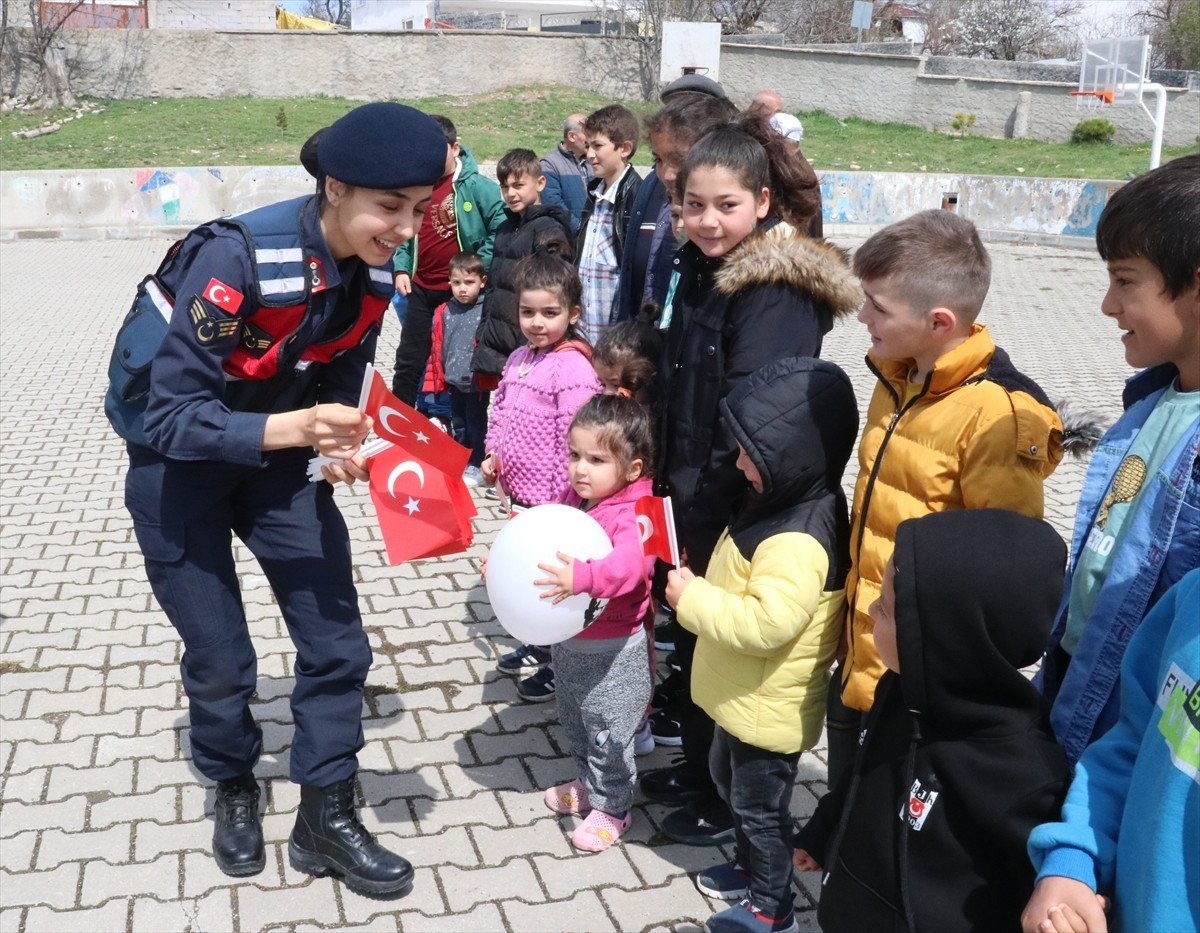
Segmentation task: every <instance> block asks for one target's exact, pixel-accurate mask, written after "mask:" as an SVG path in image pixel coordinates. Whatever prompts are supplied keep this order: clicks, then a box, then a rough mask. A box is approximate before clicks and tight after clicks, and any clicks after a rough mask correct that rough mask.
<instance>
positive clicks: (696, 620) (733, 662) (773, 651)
mask: <svg viewBox="0 0 1200 933" xmlns="http://www.w3.org/2000/svg"><path fill="white" fill-rule="evenodd" d="M844 507H845V506H843V508H844ZM828 573H829V555H828V554H827V553H826V551H825V549H824V548H823V547H822V546H821V545H820V544H819V543H818V542H817V541H816V539H815V538H813V537H812V536H811V535H807V534H803V533H801V532H784V533H783V534H777V535H772V536H771V537H769V538H766V539H765V540H764V541H763V542H762V543H761V544H759V545H758V547H757V548H755V550H754V556H753V557H752V558H751V559H750V560H746V558H745V557H743V556H742V554H741V552H740V551H739V550H738V547H737V545H736V544H735V543H734V541H733V538H731V537H730V535H729V531H728V530H726V531H725V532H724V533H723V534H722V535H721V538H720V540H719V541H718V542H717V547H716V550H714V551H713V555H712V559H711V560H710V561H709V564H708V571H707V573H706V575H705V576H704V577H697V578H696V579H695V580H693V581H692V582H691V583H689V584H688V585H687V587H686V588H685V589H684V591H683V596H682V598H681V599H680V600H679V605H678V606H677V607H676V612H677V618H678V619H679V623H680V624H681V625H683V626H684V628H686V629H688V630H689V631H691V632H695V633H696V635H697V636H699V639H698V641H697V644H696V655H695V658H694V660H693V662H692V685H691V686H692V699H693V700H695V702H696V704H697V705H698V706H699V707H700V708H701V709H703V710H704V711H705V712H706V713H708V715H709V716H711V717H712V718H713V720H714V721H715V722H716V723H717V725H719V726H720V727H721V728H722V729H724V730H725V731H726V732H728V733H730V734H731V735H734V736H736V737H737V738H739V739H741V740H742V741H743V742H746V743H748V744H750V745H754V746H756V747H757V748H763V749H766V750H767V751H773V752H780V753H782V754H792V753H793V752H797V751H801V750H803V749H808V748H812V746H813V745H815V744H816V742H817V739H818V738H819V737H820V735H821V725H822V723H823V722H824V718H825V691H826V689H827V687H828V686H829V667H830V664H831V663H832V661H833V655H834V652H835V651H836V649H837V643H838V638H839V636H840V634H841V619H842V613H843V611H844V607H845V593H844V591H843V590H835V591H833V592H827V591H824V590H823V585H824V582H825V579H826V576H827V575H828Z"/></svg>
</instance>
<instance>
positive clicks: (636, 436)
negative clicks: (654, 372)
mask: <svg viewBox="0 0 1200 933" xmlns="http://www.w3.org/2000/svg"><path fill="white" fill-rule="evenodd" d="M571 427H572V428H588V429H589V430H592V431H595V432H596V440H598V441H599V442H600V444H601V446H602V447H604V449H605V450H607V451H608V452H609V453H611V454H612V455H613V456H614V457H616V458H617V459H618V460H620V461H621V463H622V465H623V466H624V467H625V468H626V469H628V468H629V465H630V464H632V463H633V461H634V460H641V461H642V475H643V476H647V475H649V472H650V468H651V466H652V465H653V463H654V423H653V421H652V420H651V418H650V412H649V411H647V409H646V406H645V405H641V404H639V403H638V402H635V401H634V400H633V399H631V398H625V396H623V395H593V396H592V397H591V398H590V399H588V400H587V401H586V402H584V403H583V405H581V406H580V408H579V410H578V411H577V412H575V417H574V418H572V419H571Z"/></svg>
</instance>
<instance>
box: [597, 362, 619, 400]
mask: <svg viewBox="0 0 1200 933" xmlns="http://www.w3.org/2000/svg"><path fill="white" fill-rule="evenodd" d="M592 369H594V370H596V378H597V379H599V380H600V386H601V388H602V389H603V390H604V394H605V395H620V394H621V367H620V366H614V365H612V364H610V363H601V362H600V361H599V360H597V359H595V358H593V359H592Z"/></svg>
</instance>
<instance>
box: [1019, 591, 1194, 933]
mask: <svg viewBox="0 0 1200 933" xmlns="http://www.w3.org/2000/svg"><path fill="white" fill-rule="evenodd" d="M1029 856H1030V858H1031V859H1032V860H1033V865H1034V868H1036V869H1037V872H1038V880H1039V881H1040V880H1041V879H1042V878H1045V877H1048V876H1050V875H1058V876H1062V877H1065V878H1074V879H1075V880H1077V881H1081V882H1083V883H1084V884H1086V885H1088V886H1089V887H1090V888H1092V890H1094V891H1097V892H1099V893H1101V894H1108V895H1111V896H1112V899H1113V901H1114V911H1115V916H1114V918H1113V919H1114V923H1113V925H1114V927H1116V928H1119V929H1126V930H1195V929H1200V569H1197V570H1192V571H1191V572H1190V573H1188V574H1186V575H1185V576H1184V577H1183V579H1182V580H1180V581H1179V582H1178V583H1177V584H1176V585H1175V586H1174V587H1172V588H1171V589H1170V590H1168V591H1167V592H1166V593H1165V594H1164V595H1163V597H1162V599H1160V600H1159V601H1158V603H1157V605H1155V607H1154V609H1153V610H1152V611H1151V612H1150V614H1149V615H1148V616H1146V619H1145V621H1143V622H1142V624H1141V626H1140V627H1139V629H1138V631H1137V633H1136V634H1135V635H1134V636H1133V639H1132V640H1131V641H1130V643H1129V648H1128V650H1127V651H1126V652H1125V661H1124V664H1123V665H1122V669H1121V712H1120V719H1119V720H1118V722H1117V724H1116V725H1115V726H1114V727H1113V728H1112V729H1111V730H1110V731H1109V732H1108V733H1106V734H1105V735H1104V736H1103V737H1102V738H1101V739H1099V740H1097V741H1096V742H1095V743H1093V744H1092V745H1091V746H1089V747H1088V749H1087V750H1086V751H1085V752H1084V753H1083V757H1082V758H1080V759H1079V763H1078V765H1076V768H1075V777H1074V780H1072V782H1071V789H1070V791H1069V792H1068V793H1067V799H1066V801H1065V802H1064V803H1063V811H1062V822H1061V823H1044V824H1043V825H1041V826H1038V827H1037V828H1036V829H1034V831H1033V832H1032V833H1031V834H1030V836H1029Z"/></svg>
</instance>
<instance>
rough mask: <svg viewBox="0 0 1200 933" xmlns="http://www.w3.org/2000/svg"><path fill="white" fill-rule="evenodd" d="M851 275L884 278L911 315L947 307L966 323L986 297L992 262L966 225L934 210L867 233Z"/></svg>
mask: <svg viewBox="0 0 1200 933" xmlns="http://www.w3.org/2000/svg"><path fill="white" fill-rule="evenodd" d="M854 274H855V275H857V276H858V277H859V278H860V279H862V280H863V281H864V282H867V281H879V280H882V279H888V280H889V283H890V284H891V285H892V286H893V287H894V288H895V290H896V292H897V293H898V296H899V297H900V298H903V299H904V300H905V301H906V302H908V306H909V310H910V311H911V312H912V313H913V314H926V313H928V312H929V311H931V310H933V309H934V308H949V309H950V310H951V311H953V312H954V313H955V314H957V315H958V316H959V317H960V318H962V319H964V320H965V321H967V322H968V323H970V322H973V321H974V320H975V318H976V317H977V316H978V315H979V309H980V308H982V307H983V300H984V298H986V297H987V293H988V287H989V286H990V285H991V281H992V259H991V257H990V256H989V255H988V251H987V250H986V249H984V246H983V241H982V240H980V239H979V232H978V231H977V230H976V229H975V225H974V224H973V223H971V221H969V220H967V219H966V218H965V217H959V216H958V214H955V213H952V212H951V211H943V210H937V209H936V208H935V209H933V210H928V211H920V212H919V213H916V214H913V215H912V216H911V217H906V218H904V220H901V221H898V222H897V223H894V224H889V225H888V226H886V227H884V228H883V229H882V230H880V231H878V232H876V233H875V234H873V235H872V236H871V237H870V238H869V239H868V240H867V242H865V243H864V244H863V245H862V246H860V247H859V248H858V251H857V252H856V253H855V254H854Z"/></svg>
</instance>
